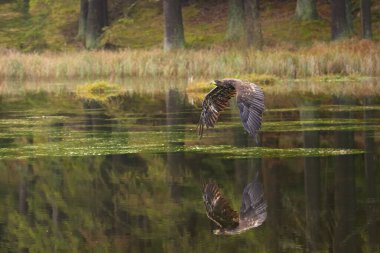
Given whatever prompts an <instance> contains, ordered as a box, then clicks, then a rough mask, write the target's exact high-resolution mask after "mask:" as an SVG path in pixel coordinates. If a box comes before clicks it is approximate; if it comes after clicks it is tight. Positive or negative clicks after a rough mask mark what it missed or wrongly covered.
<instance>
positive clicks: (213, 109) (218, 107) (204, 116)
mask: <svg viewBox="0 0 380 253" xmlns="http://www.w3.org/2000/svg"><path fill="white" fill-rule="evenodd" d="M235 94H236V90H235V88H234V87H233V86H228V87H221V86H217V87H216V88H214V89H213V90H211V91H210V92H209V93H208V94H207V95H206V97H205V99H204V101H203V104H202V112H201V117H200V119H199V123H198V134H199V137H200V138H202V136H203V129H204V126H206V127H207V128H209V127H214V125H215V123H216V121H217V120H218V117H219V113H220V112H221V111H223V110H224V108H225V107H226V106H227V104H228V101H229V100H230V99H231V97H233V96H234V95H235Z"/></svg>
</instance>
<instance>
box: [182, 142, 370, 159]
mask: <svg viewBox="0 0 380 253" xmlns="http://www.w3.org/2000/svg"><path fill="white" fill-rule="evenodd" d="M185 150H186V151H187V152H195V153H208V154H214V155H218V156H221V157H222V158H226V159H239V158H261V157H321V156H337V155H356V154H363V153H364V151H363V150H360V149H339V148H289V149H281V148H266V147H243V148H242V147H234V146H230V145H218V146H190V147H186V148H185Z"/></svg>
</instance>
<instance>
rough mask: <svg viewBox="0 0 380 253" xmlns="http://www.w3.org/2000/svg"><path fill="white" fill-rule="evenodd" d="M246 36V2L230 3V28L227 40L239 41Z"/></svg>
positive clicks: (228, 28) (230, 0) (241, 0)
mask: <svg viewBox="0 0 380 253" xmlns="http://www.w3.org/2000/svg"><path fill="white" fill-rule="evenodd" d="M243 35H244V1H243V0H229V1H228V26H227V34H226V39H228V40H239V39H240V38H242V37H243Z"/></svg>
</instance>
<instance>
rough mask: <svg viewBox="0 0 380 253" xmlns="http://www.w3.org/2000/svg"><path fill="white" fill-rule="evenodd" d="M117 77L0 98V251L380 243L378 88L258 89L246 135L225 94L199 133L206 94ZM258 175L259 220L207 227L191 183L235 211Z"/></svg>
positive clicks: (330, 248)
mask: <svg viewBox="0 0 380 253" xmlns="http://www.w3.org/2000/svg"><path fill="white" fill-rule="evenodd" d="M126 83H127V84H125V85H126V89H125V91H124V92H123V93H122V94H117V95H114V96H112V97H109V98H108V99H106V100H102V101H101V100H90V99H86V98H83V97H79V96H78V95H77V94H76V93H75V92H74V91H73V90H74V89H72V88H70V87H69V88H67V87H66V86H65V85H58V86H54V87H55V88H54V87H51V89H44V90H39V89H37V90H33V89H31V90H27V89H25V90H24V89H23V90H21V91H19V92H18V91H17V87H18V86H17V85H16V84H15V87H16V88H15V89H13V90H12V89H10V90H8V92H3V94H1V95H0V105H1V106H0V129H1V131H0V251H1V252H237V251H238V252H316V251H318V252H380V187H379V185H380V171H379V168H380V148H379V147H380V131H379V130H380V97H370V96H367V97H357V96H355V94H354V95H352V96H343V95H313V94H312V93H304V94H302V95H300V94H299V93H297V92H289V93H288V94H275V93H270V94H266V97H265V103H266V111H265V113H264V123H263V128H262V131H260V133H259V138H258V139H259V141H258V143H256V142H255V140H254V139H253V138H252V137H250V136H248V135H247V134H246V133H245V131H244V129H243V126H242V124H241V122H240V119H239V113H238V109H237V106H236V103H235V100H234V99H233V100H232V102H231V103H230V107H229V108H228V109H227V110H226V111H225V112H223V113H222V114H221V116H220V118H219V122H218V123H217V125H216V128H214V129H208V130H206V131H205V135H204V137H203V138H202V139H199V138H198V136H197V131H196V125H197V123H198V119H199V115H200V111H201V99H202V98H203V96H204V95H205V93H200V94H192V93H187V92H186V89H185V86H186V84H184V83H183V81H163V80H161V81H159V82H153V81H152V80H150V81H146V80H144V81H142V82H141V83H138V82H137V83H134V82H132V81H131V83H132V84H129V83H128V81H126ZM142 83H144V84H142ZM56 87H58V88H56ZM257 172H259V173H260V174H259V175H260V181H261V182H262V183H263V187H264V196H265V199H266V201H267V204H268V209H267V210H268V216H267V219H266V221H265V222H264V224H263V225H262V226H260V227H258V228H255V229H252V230H249V231H247V232H245V233H242V234H240V235H236V236H216V235H214V234H213V233H212V230H213V229H214V228H215V227H214V226H213V224H212V223H211V222H210V221H209V220H208V218H207V216H206V213H205V208H204V205H203V202H202V191H201V190H202V181H203V180H208V179H212V180H215V181H216V182H217V183H218V185H219V187H220V188H221V189H222V192H223V194H224V195H225V196H226V198H228V199H229V200H230V202H231V205H232V206H233V207H234V209H235V210H239V208H240V205H241V204H240V203H241V195H242V191H243V188H244V186H245V185H246V184H248V183H249V182H251V181H252V180H253V178H254V177H255V175H256V173H257Z"/></svg>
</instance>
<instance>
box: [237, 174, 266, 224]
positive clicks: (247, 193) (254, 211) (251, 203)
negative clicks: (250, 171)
mask: <svg viewBox="0 0 380 253" xmlns="http://www.w3.org/2000/svg"><path fill="white" fill-rule="evenodd" d="M266 218H267V203H266V201H265V199H264V191H263V187H262V185H261V183H260V182H259V180H258V176H256V178H255V180H253V182H251V183H249V184H248V185H247V186H246V187H245V188H244V191H243V199H242V203H241V208H240V223H241V226H244V227H247V228H254V227H258V226H260V225H261V224H262V223H263V222H264V221H265V219H266Z"/></svg>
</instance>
